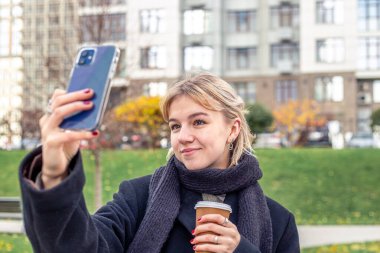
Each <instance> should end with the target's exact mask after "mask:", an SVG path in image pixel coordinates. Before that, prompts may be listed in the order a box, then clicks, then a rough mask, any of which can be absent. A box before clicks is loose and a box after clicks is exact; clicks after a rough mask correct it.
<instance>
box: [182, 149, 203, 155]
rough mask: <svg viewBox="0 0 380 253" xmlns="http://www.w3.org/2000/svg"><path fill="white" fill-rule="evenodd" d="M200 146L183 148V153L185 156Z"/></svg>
mask: <svg viewBox="0 0 380 253" xmlns="http://www.w3.org/2000/svg"><path fill="white" fill-rule="evenodd" d="M197 150H199V148H185V149H182V150H181V153H182V154H183V155H185V156H189V155H192V154H194V153H195V152H196V151H197Z"/></svg>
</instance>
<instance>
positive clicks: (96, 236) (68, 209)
mask: <svg viewBox="0 0 380 253" xmlns="http://www.w3.org/2000/svg"><path fill="white" fill-rule="evenodd" d="M40 153H41V148H39V149H37V150H34V151H33V152H31V153H30V154H29V155H28V156H27V157H26V158H25V159H24V160H23V161H22V163H21V166H20V184H21V193H22V200H23V213H24V222H25V230H26V233H27V235H28V237H29V239H30V241H31V243H32V246H33V249H34V251H35V252H38V253H40V252H41V253H42V252H44V253H45V252H49V253H60V252H62V253H63V252H64V253H75V252H80V253H83V252H91V253H97V252H98V253H100V252H102V253H103V252H110V253H118V252H120V253H121V252H126V251H127V248H128V245H129V243H130V242H131V241H132V239H133V237H134V235H135V233H136V231H137V229H138V227H139V224H140V223H141V221H142V218H143V217H144V213H145V209H146V203H147V200H148V189H149V180H150V177H151V176H145V177H141V178H137V179H132V180H129V181H124V182H122V183H121V184H120V188H119V192H118V193H116V194H114V198H113V200H112V201H111V202H108V203H107V205H105V206H103V207H102V208H101V209H99V210H98V211H97V212H96V213H95V214H94V215H92V216H91V215H90V214H89V212H88V211H87V208H86V204H85V201H84V197H83V194H82V190H83V186H84V182H85V177H84V173H83V167H82V160H81V156H80V154H78V155H77V156H75V157H74V159H73V160H72V162H71V164H70V170H71V172H70V175H69V176H68V177H67V178H66V179H65V180H64V181H63V182H62V183H61V184H60V185H58V186H57V187H54V188H52V189H50V190H38V189H37V188H36V187H35V186H34V185H33V183H32V181H33V180H35V176H36V174H38V172H39V171H40V169H41V159H38V158H37V159H35V157H36V156H38V155H39V154H40ZM33 161H34V164H33V166H31V164H32V162H33ZM31 180H32V181H31ZM201 199H202V196H201V194H198V193H195V192H192V191H189V190H186V189H184V188H182V189H181V207H180V211H179V215H178V217H177V219H176V221H175V224H174V227H173V229H172V231H171V232H170V234H169V237H168V239H167V241H166V243H165V244H164V247H163V248H162V250H161V252H163V253H193V252H194V251H193V249H192V245H191V244H190V240H191V239H192V238H193V236H192V234H191V231H192V230H193V229H194V227H195V210H194V205H195V203H196V202H197V201H200V200H201ZM225 203H227V204H230V205H231V206H232V209H233V210H238V198H237V193H230V194H227V196H226V199H225ZM267 203H268V207H269V210H270V214H271V218H272V226H273V252H278V253H297V252H300V249H299V240H298V233H297V228H296V224H295V220H294V216H293V215H292V214H291V213H290V212H289V211H288V210H286V209H285V208H284V207H282V206H281V205H280V204H278V203H277V202H275V201H273V200H271V199H269V198H267ZM236 215H237V212H233V213H232V214H231V217H230V218H231V219H230V220H231V222H233V223H234V224H236V223H237V216H236ZM157 233H160V231H157ZM235 252H236V253H259V252H260V250H259V249H258V248H257V247H256V246H255V245H253V244H251V243H250V242H249V241H248V240H247V239H246V238H244V237H243V236H242V238H241V242H240V244H239V245H238V247H237V248H236V250H235ZM146 253H149V252H146Z"/></svg>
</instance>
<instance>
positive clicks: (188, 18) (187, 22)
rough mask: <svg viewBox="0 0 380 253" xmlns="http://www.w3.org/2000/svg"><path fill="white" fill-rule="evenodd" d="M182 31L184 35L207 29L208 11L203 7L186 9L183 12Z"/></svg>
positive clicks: (199, 32) (206, 30) (202, 32)
mask: <svg viewBox="0 0 380 253" xmlns="http://www.w3.org/2000/svg"><path fill="white" fill-rule="evenodd" d="M183 18H184V22H183V25H184V27H183V31H184V33H185V34H186V35H190V34H204V33H207V32H208V31H209V19H210V15H209V12H208V11H206V10H203V9H193V10H187V11H185V12H184V14H183Z"/></svg>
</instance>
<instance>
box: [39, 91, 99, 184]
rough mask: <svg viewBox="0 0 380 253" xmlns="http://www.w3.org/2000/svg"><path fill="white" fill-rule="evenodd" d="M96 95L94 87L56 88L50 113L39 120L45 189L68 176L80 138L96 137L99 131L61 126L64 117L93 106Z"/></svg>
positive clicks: (50, 105)
mask: <svg viewBox="0 0 380 253" xmlns="http://www.w3.org/2000/svg"><path fill="white" fill-rule="evenodd" d="M93 95H94V92H93V90H91V89H85V90H81V91H76V92H70V93H67V92H66V91H64V90H58V89H57V90H55V91H54V94H53V96H52V98H51V99H50V101H49V105H48V106H49V108H48V110H47V113H46V114H45V115H44V116H43V117H42V118H41V119H40V121H39V124H40V130H41V142H42V161H43V165H42V175H41V177H42V182H43V184H44V188H45V189H50V188H52V187H54V186H56V185H58V184H59V183H60V182H61V181H62V180H63V179H64V178H65V177H66V176H67V167H68V164H69V162H70V160H71V159H72V158H73V157H74V155H75V154H76V153H77V152H78V150H79V145H80V141H81V140H90V139H93V138H95V137H96V136H97V135H98V134H99V133H98V132H97V131H96V132H88V131H69V130H63V129H61V128H59V125H60V124H61V122H62V121H63V119H64V118H65V117H67V116H69V115H71V114H74V113H77V112H80V111H84V110H89V109H91V108H92V106H93V104H92V102H91V101H90V99H91V97H92V96H93Z"/></svg>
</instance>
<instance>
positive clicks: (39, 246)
mask: <svg viewBox="0 0 380 253" xmlns="http://www.w3.org/2000/svg"><path fill="white" fill-rule="evenodd" d="M40 153H41V148H39V149H38V150H35V151H33V152H32V153H30V154H29V155H28V156H27V157H25V159H24V160H23V161H22V163H21V166H20V172H19V179H20V185H21V195H22V201H23V215H24V225H25V231H26V233H27V235H28V237H29V239H30V241H31V244H32V246H33V249H34V252H37V253H40V252H41V253H44V252H57V253H60V252H66V253H67V252H99V253H100V252H102V253H103V252H104V253H105V252H124V250H125V249H126V248H127V247H128V245H129V243H130V242H131V240H132V239H133V236H134V234H135V231H136V230H137V227H138V224H139V223H138V222H139V220H141V219H142V216H143V213H144V211H145V210H143V209H144V208H145V207H144V204H140V202H141V199H144V200H146V199H147V194H148V189H146V190H142V188H148V187H142V184H141V182H134V181H125V182H123V183H122V184H121V185H120V188H119V192H118V193H116V194H115V195H114V198H113V201H111V202H109V203H107V205H105V206H104V207H102V208H101V209H99V210H98V211H97V213H96V214H94V215H93V216H91V215H90V214H89V212H88V210H87V208H86V204H85V200H84V197H83V193H82V190H83V186H84V183H85V176H84V172H83V165H82V159H81V155H80V153H78V154H77V155H76V156H75V157H74V158H73V160H72V162H71V163H70V166H69V168H70V175H69V176H68V177H67V178H66V179H65V180H64V181H62V183H61V184H59V185H58V186H56V187H54V188H51V189H49V190H39V189H38V188H37V187H35V185H33V183H31V182H32V181H33V178H28V177H27V176H26V174H30V175H32V174H34V175H35V174H38V171H40V170H41V167H40V168H30V165H31V164H32V163H33V164H35V163H34V162H33V160H34V158H35V157H36V156H38V155H39V154H40ZM37 164H38V163H37ZM30 170H33V171H34V172H33V173H25V172H26V171H30ZM145 181H147V182H149V181H148V180H146V179H145V180H144V182H145ZM138 185H139V187H137V186H138ZM145 185H148V184H145ZM137 189H138V190H137Z"/></svg>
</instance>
